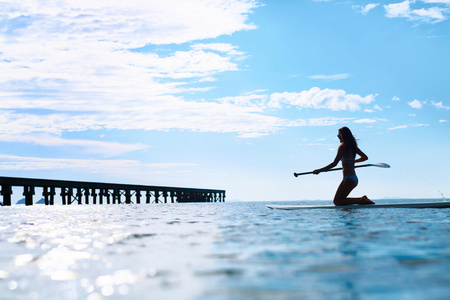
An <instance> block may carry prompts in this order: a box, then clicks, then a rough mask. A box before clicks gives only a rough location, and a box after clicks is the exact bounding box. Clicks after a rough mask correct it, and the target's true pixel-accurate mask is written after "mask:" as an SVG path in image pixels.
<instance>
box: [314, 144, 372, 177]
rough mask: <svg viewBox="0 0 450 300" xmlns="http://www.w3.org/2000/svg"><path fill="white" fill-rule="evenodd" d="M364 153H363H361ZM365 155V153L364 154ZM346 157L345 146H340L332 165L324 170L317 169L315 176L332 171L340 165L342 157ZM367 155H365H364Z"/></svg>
mask: <svg viewBox="0 0 450 300" xmlns="http://www.w3.org/2000/svg"><path fill="white" fill-rule="evenodd" d="M361 153H362V152H361ZM363 154H364V153H363ZM343 155H344V147H343V145H340V146H339V149H338V152H337V154H336V157H335V158H334V160H333V162H332V163H331V164H329V165H328V166H325V167H323V168H320V169H316V170H314V171H313V174H315V175H317V174H319V173H320V172H324V171H327V170H329V169H332V168H334V167H336V165H337V164H338V163H339V161H340V160H341V158H342V156H343ZM364 155H365V154H364Z"/></svg>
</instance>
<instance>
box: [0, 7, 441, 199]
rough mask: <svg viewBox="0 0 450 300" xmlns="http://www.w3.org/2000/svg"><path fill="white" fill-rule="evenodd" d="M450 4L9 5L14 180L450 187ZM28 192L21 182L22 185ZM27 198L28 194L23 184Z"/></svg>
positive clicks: (306, 188)
mask: <svg viewBox="0 0 450 300" xmlns="http://www.w3.org/2000/svg"><path fill="white" fill-rule="evenodd" d="M449 17H450V1H449V0H416V1H403V2H401V1H390V0H389V1H387V0H386V1H379V2H376V1H373V2H372V1H356V0H355V1H349V0H347V1H338V0H329V1H313V0H303V1H289V0H285V1H252V0H228V1H219V0H215V1H213V0H182V1H181V0H167V1H159V0H149V1H138V0H135V1H118V0H117V1H116V0H110V1H63V0H61V1H45V2H43V1H32V0H29V1H20V2H18V1H2V2H1V3H0V67H1V70H2V72H1V74H0V83H1V85H0V86H1V89H0V114H1V116H2V118H1V119H0V123H1V126H0V170H1V174H2V176H17V177H32V178H48V179H67V180H89V181H101V182H116V183H138V184H149V185H164V186H181V187H183V186H184V187H198V188H217V189H226V190H227V200H242V201H272V200H302V199H324V200H327V199H328V200H329V199H332V198H333V196H334V192H335V189H336V187H337V185H338V184H339V181H340V179H341V174H339V172H331V173H323V174H320V175H319V176H303V177H299V178H294V177H293V176H292V173H293V172H302V171H311V170H313V169H316V168H319V167H323V166H325V165H327V164H328V163H330V162H331V161H332V160H333V158H334V156H335V152H336V149H337V147H338V145H339V144H338V142H339V141H338V139H337V138H336V134H337V130H338V129H339V128H340V127H342V126H348V127H350V129H352V131H353V133H354V134H355V136H356V137H357V138H358V139H359V145H360V148H361V149H362V150H363V151H364V152H365V153H366V154H367V155H368V156H369V163H378V162H385V163H388V164H390V165H391V166H392V168H391V169H378V168H364V169H360V170H359V171H358V175H359V177H360V185H359V186H358V187H357V188H356V189H355V191H354V193H353V195H355V196H357V195H362V194H367V195H368V196H369V198H373V199H377V198H384V197H406V198H409V197H411V198H420V197H426V198H439V197H440V193H442V194H444V195H445V196H446V197H449V195H450V185H449V182H450V175H449V172H448V170H449V169H450V160H449V158H448V149H449V146H450V145H449V144H450V136H449V123H448V121H449V119H450V87H449V78H450V58H449V55H448V49H450V36H449V34H450V25H449V24H450V23H449V20H448V19H449ZM19 196H20V197H21V195H19ZM19 196H17V197H19Z"/></svg>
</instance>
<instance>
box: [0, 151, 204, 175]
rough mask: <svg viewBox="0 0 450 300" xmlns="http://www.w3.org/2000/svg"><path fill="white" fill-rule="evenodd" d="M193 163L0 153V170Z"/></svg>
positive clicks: (146, 168) (115, 169)
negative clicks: (154, 162)
mask: <svg viewBox="0 0 450 300" xmlns="http://www.w3.org/2000/svg"><path fill="white" fill-rule="evenodd" d="M196 166H197V165H196V164H191V163H156V164H152V163H142V162H139V161H137V160H95V159H66V158H63V159H59V158H40V157H23V156H15V155H4V154H0V170H26V171H32V170H33V171H34V170H68V169H72V170H81V171H83V172H90V173H100V172H104V173H114V174H126V173H127V172H129V171H130V170H133V172H139V173H142V174H144V173H147V174H149V173H166V172H168V171H169V170H170V172H176V171H175V170H179V171H180V172H181V171H182V170H183V171H184V169H186V168H192V167H196Z"/></svg>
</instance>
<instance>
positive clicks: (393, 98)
mask: <svg viewBox="0 0 450 300" xmlns="http://www.w3.org/2000/svg"><path fill="white" fill-rule="evenodd" d="M392 101H400V98H399V97H397V96H394V97H392Z"/></svg>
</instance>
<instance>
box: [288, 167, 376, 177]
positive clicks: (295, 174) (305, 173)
mask: <svg viewBox="0 0 450 300" xmlns="http://www.w3.org/2000/svg"><path fill="white" fill-rule="evenodd" d="M370 166H373V164H366V165H359V166H355V168H362V167H370ZM338 170H342V168H334V169H329V170H326V171H322V172H330V171H338ZM322 172H320V173H322ZM308 174H314V172H304V173H294V176H295V177H297V176H300V175H308Z"/></svg>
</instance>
